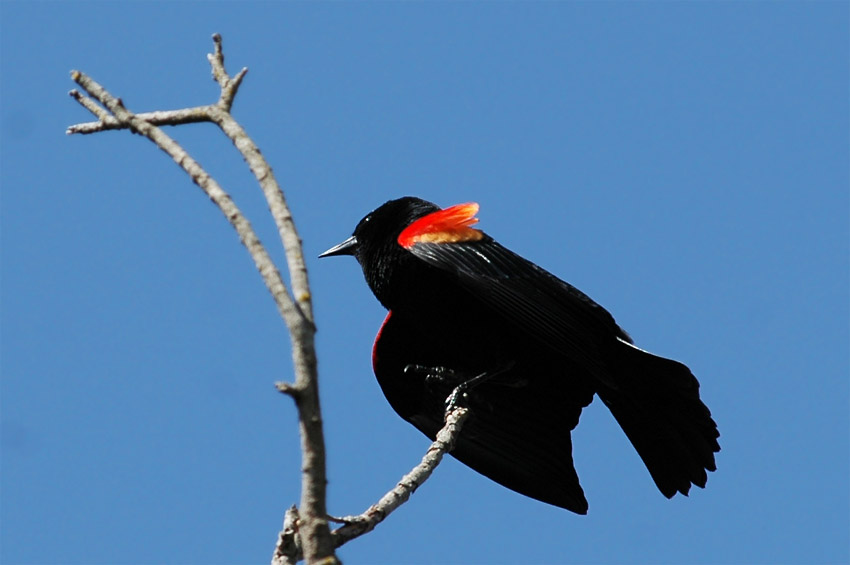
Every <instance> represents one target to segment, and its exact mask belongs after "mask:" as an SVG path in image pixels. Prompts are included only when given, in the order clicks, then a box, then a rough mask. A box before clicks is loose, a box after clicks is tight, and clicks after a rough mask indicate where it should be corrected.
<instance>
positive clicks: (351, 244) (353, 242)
mask: <svg viewBox="0 0 850 565" xmlns="http://www.w3.org/2000/svg"><path fill="white" fill-rule="evenodd" d="M355 251H357V237H356V236H353V235H352V236H351V237H349V238H348V239H346V240H345V241H343V242H342V243H340V244H339V245H334V246H333V247H331V248H330V249H328V250H327V251H325V252H324V253H322V254H321V255H319V259H321V258H322V257H333V256H334V255H354V253H355Z"/></svg>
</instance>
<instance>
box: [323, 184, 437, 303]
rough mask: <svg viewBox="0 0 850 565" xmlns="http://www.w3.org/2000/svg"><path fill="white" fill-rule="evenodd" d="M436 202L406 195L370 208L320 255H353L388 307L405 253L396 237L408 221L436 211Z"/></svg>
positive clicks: (380, 299)
mask: <svg viewBox="0 0 850 565" xmlns="http://www.w3.org/2000/svg"><path fill="white" fill-rule="evenodd" d="M439 210H440V208H439V206H437V205H436V204H433V203H431V202H428V201H426V200H422V199H421V198H415V197H413V196H405V197H403V198H398V199H396V200H390V201H388V202H386V203H384V204H382V205H381V206H380V207H378V208H377V209H375V210H373V211H372V212H369V213H368V214H367V215H366V216H365V217H364V218H363V219H362V220H360V222H359V223H358V224H357V227H355V228H354V233H353V235H352V236H351V237H349V238H348V239H346V240H345V241H343V242H342V243H340V244H338V245H335V246H333V247H331V248H330V249H328V250H327V251H325V252H324V253H322V254H321V255H319V257H333V256H335V255H352V256H354V258H356V259H357V261H358V262H359V263H360V267H361V268H362V269H363V274H364V276H365V277H366V282H367V283H368V284H369V288H370V289H372V292H373V293H374V294H375V296H376V297H377V298H378V300H379V301H381V303H382V304H383V305H384V306H385V307H387V308H389V307H390V306H389V303H388V302H389V296H388V292H389V291H388V288H389V287H391V286H393V285H391V284H390V283H391V281H392V279H393V276H394V274H396V273H397V272H398V271H399V270H400V266H402V265H403V264H404V262H405V261H406V260H409V259H408V257H407V256H408V255H409V254H408V253H407V252H406V251H405V250H404V248H403V247H401V245H400V244H399V243H398V237H399V235H400V234H401V232H402V231H404V229H405V228H406V227H408V226H409V225H410V224H412V223H413V222H415V221H416V220H418V219H419V218H422V217H423V216H427V215H428V214H431V213H433V212H437V211H439Z"/></svg>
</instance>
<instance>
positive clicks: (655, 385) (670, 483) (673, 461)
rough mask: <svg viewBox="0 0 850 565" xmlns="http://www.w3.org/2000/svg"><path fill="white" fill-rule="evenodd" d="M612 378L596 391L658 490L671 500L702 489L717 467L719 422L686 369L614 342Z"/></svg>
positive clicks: (674, 362)
mask: <svg viewBox="0 0 850 565" xmlns="http://www.w3.org/2000/svg"><path fill="white" fill-rule="evenodd" d="M613 359H614V361H613V363H612V366H611V375H610V378H609V379H607V380H606V382H605V383H604V384H603V385H602V386H601V387H600V389H599V390H598V391H597V393H598V394H599V397H600V398H601V399H602V401H603V402H604V403H605V405H606V406H608V408H609V409H610V410H611V413H612V414H613V415H614V418H616V420H617V422H618V423H619V424H620V426H621V427H622V428H623V431H625V432H626V436H627V437H628V438H629V440H630V441H631V442H632V445H634V447H635V449H636V450H637V452H638V454H639V455H640V457H641V459H643V462H644V464H645V465H646V467H647V469H648V470H649V473H650V475H651V476H652V478H653V480H654V481H655V484H656V485H657V486H658V489H659V490H660V491H661V492H662V493H663V494H664V496H666V497H667V498H671V497H672V496H673V495H674V494H676V492H680V493H682V494H684V495H687V494H688V491H689V490H690V488H691V484H695V485H697V486H699V487H705V483H706V481H707V480H708V476H707V474H706V471H714V470H715V469H716V468H717V467H716V465H715V461H714V454H715V453H717V452H718V451H720V445H719V444H718V442H717V438H718V437H720V433H719V432H718V431H717V424H716V423H715V422H714V420H713V419H712V418H711V412H709V410H708V407H707V406H706V405H705V404H703V402H702V401H701V400H700V397H699V382H698V381H697V380H696V378H695V377H694V376H693V374H692V373H691V371H690V369H688V368H687V367H686V366H685V365H683V364H681V363H679V362H677V361H673V360H671V359H665V358H663V357H658V356H656V355H653V354H651V353H648V352H646V351H643V350H642V349H640V348H638V347H635V346H633V345H631V344H629V343H627V342H625V341H623V340H618V341H617V344H616V346H615V354H614V355H613Z"/></svg>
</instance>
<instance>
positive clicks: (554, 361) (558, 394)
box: [322, 197, 720, 514]
mask: <svg viewBox="0 0 850 565" xmlns="http://www.w3.org/2000/svg"><path fill="white" fill-rule="evenodd" d="M477 209H478V207H477V205H474V204H466V205H458V206H453V207H450V208H447V209H446V210H440V208H439V207H437V206H436V205H434V204H432V203H430V202H426V201H424V200H421V199H418V198H413V197H405V198H400V199H398V200H392V201H389V202H387V203H385V204H384V205H383V206H381V207H379V208H378V209H377V210H375V211H373V212H372V213H370V214H369V215H367V216H366V217H365V218H363V219H362V220H361V221H360V223H359V224H358V225H357V227H356V228H355V230H354V235H353V236H352V237H351V238H349V239H348V240H346V241H344V242H343V243H341V244H340V245H338V246H336V247H334V248H332V249H330V250H328V251H327V252H325V253H323V254H322V256H329V255H342V254H349V255H354V256H355V257H356V258H357V260H358V262H359V263H360V265H361V267H362V269H363V273H364V275H365V277H366V281H367V283H368V284H369V287H370V288H371V289H372V291H373V292H374V294H375V296H376V297H377V298H378V300H379V301H380V302H381V304H383V305H384V306H385V307H386V308H387V310H389V314H388V315H387V318H386V320H385V322H384V325H383V326H382V328H381V330H380V332H379V334H378V338H377V339H376V341H375V346H374V349H373V366H374V370H375V375H376V376H377V379H378V383H379V384H380V386H381V389H382V390H383V392H384V395H385V396H386V398H387V400H388V401H389V402H390V405H391V406H392V407H393V409H394V410H395V411H396V412H397V413H398V414H399V415H400V416H401V417H402V418H404V419H405V420H407V421H408V422H410V423H411V424H413V425H414V426H416V428H418V429H419V430H420V431H422V432H423V433H424V434H425V435H427V436H428V437H429V438H432V439H433V438H434V436H435V434H436V433H437V431H439V429H440V428H441V427H442V425H443V417H444V411H445V401H446V398H447V397H448V396H449V395H450V394H451V393H452V391H453V389H454V388H455V387H456V386H457V385H458V384H460V383H461V382H463V381H466V380H469V379H471V378H473V377H475V376H478V375H481V374H486V375H488V377H487V378H486V380H484V381H483V382H482V384H480V385H477V386H475V387H474V388H472V389H471V390H470V392H469V393H468V394H467V395H466V397H465V398H464V402H465V403H466V405H468V407H469V408H470V410H471V413H472V415H471V417H470V419H469V420H468V422H467V424H466V426H465V427H464V429H463V431H462V433H461V435H460V438H459V440H458V442H457V445H456V447H455V449H454V451H453V452H452V455H453V456H454V457H456V458H457V459H458V460H460V461H461V462H463V463H465V464H466V465H468V466H470V467H471V468H473V469H475V470H476V471H478V472H479V473H481V474H483V475H485V476H487V477H490V478H491V479H493V480H495V481H496V482H498V483H500V484H502V485H504V486H506V487H508V488H510V489H512V490H514V491H516V492H519V493H522V494H525V495H527V496H530V497H532V498H536V499H538V500H541V501H543V502H547V503H549V504H554V505H556V506H560V507H563V508H566V509H568V510H572V511H573V512H577V513H579V514H584V513H586V512H587V501H586V499H585V496H584V492H583V491H582V488H581V486H580V485H579V480H578V476H577V474H576V471H575V468H574V466H573V460H572V443H571V439H570V432H571V430H572V429H573V428H575V426H576V425H577V424H578V419H579V416H580V414H581V410H582V408H584V407H585V406H587V405H588V404H590V402H591V400H592V399H593V395H594V394H597V395H598V396H599V397H600V398H601V399H602V401H603V402H604V403H605V404H606V406H608V408H609V409H610V410H611V412H612V414H613V415H614V417H615V418H616V419H617V421H618V422H619V424H620V426H621V427H622V428H623V430H624V431H625V433H626V435H627V436H628V438H629V440H631V442H632V444H633V445H634V447H635V449H636V450H637V452H638V454H639V455H640V457H641V458H642V459H643V461H644V463H645V464H646V466H647V468H648V469H649V472H650V474H651V476H652V478H653V480H654V481H655V483H656V485H657V486H658V488H659V489H660V490H661V492H662V493H663V494H664V495H665V496H667V497H672V496H673V495H674V494H675V493H676V492H680V493H682V494H687V493H688V491H689V490H690V487H691V484H695V485H698V486H700V487H704V486H705V483H706V480H707V476H706V470H708V471H714V470H715V461H714V453H715V452H717V451H719V450H720V446H719V445H718V443H717V438H718V437H719V433H718V431H717V426H716V424H715V422H714V420H712V418H711V414H710V412H709V410H708V408H707V407H706V406H705V404H703V402H702V401H701V400H700V397H699V383H698V382H697V380H696V378H695V377H694V376H693V374H691V372H690V370H689V369H688V368H687V367H686V366H685V365H683V364H681V363H678V362H676V361H672V360H670V359H665V358H662V357H658V356H655V355H652V354H651V353H648V352H646V351H643V350H641V349H639V348H637V347H636V346H634V345H633V344H632V340H631V338H630V337H629V336H628V334H626V332H624V331H623V330H622V329H621V328H620V327H619V326H618V325H617V323H616V322H615V321H614V318H613V317H612V316H611V315H610V314H609V313H608V312H607V311H606V310H605V309H604V308H602V307H601V306H600V305H598V304H597V303H595V302H594V301H593V300H591V299H590V298H589V297H588V296H586V295H585V294H584V293H582V292H581V291H579V290H578V289H576V288H575V287H573V286H572V285H570V284H568V283H566V282H564V281H562V280H560V279H558V278H557V277H555V276H554V275H552V274H550V273H549V272H547V271H545V270H544V269H542V268H540V267H538V266H537V265H535V264H533V263H531V262H530V261H528V260H526V259H523V258H522V257H520V256H519V255H517V254H515V253H513V252H511V251H510V250H508V249H506V248H505V247H503V246H501V245H500V244H499V243H497V242H496V241H494V240H493V239H492V238H491V237H490V236H488V235H486V234H485V233H483V232H482V231H479V230H477V229H474V228H472V227H471V226H472V225H473V224H474V223H475V222H476V221H477V220H476V219H475V218H474V215H475V213H476V211H477Z"/></svg>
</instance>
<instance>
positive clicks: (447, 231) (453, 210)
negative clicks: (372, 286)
mask: <svg viewBox="0 0 850 565" xmlns="http://www.w3.org/2000/svg"><path fill="white" fill-rule="evenodd" d="M477 213H478V204H476V203H475V202H468V203H466V204H457V205H455V206H449V207H448V208H446V209H445V210H438V211H437V212H432V213H430V214H428V215H427V216H423V217H421V218H419V219H418V220H416V221H415V222H413V223H412V224H410V225H409V226H407V227H406V228H404V231H402V232H401V233H400V234H399V236H398V243H399V245H401V246H402V247H404V248H406V249H408V248H410V247H412V246H413V245H414V244H416V243H456V242H458V241H478V240H480V239H482V238H483V237H484V233H483V232H482V231H481V230H477V229H475V228H471V227H469V226H472V225H475V224H477V223H478V218H476V217H475V214H477Z"/></svg>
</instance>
